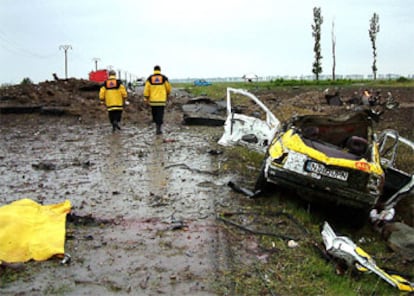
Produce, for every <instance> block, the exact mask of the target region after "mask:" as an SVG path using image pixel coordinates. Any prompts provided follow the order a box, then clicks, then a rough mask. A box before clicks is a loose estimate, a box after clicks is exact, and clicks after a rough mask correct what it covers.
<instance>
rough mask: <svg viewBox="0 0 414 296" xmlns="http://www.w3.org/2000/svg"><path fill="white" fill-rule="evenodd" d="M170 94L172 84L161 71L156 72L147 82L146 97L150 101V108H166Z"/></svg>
mask: <svg viewBox="0 0 414 296" xmlns="http://www.w3.org/2000/svg"><path fill="white" fill-rule="evenodd" d="M170 92H171V84H170V82H169V81H168V78H167V77H166V76H165V75H162V74H161V71H157V70H155V71H154V74H152V75H151V76H149V77H148V79H147V81H146V82H145V88H144V97H145V98H146V99H147V100H148V99H149V104H150V106H165V105H166V104H167V99H168V95H169V94H170Z"/></svg>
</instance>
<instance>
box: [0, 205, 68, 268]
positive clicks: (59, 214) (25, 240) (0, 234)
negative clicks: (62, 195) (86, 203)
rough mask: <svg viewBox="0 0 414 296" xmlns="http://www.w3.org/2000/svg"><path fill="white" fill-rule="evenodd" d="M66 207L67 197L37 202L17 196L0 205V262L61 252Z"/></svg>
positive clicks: (42, 258)
mask: <svg viewBox="0 0 414 296" xmlns="http://www.w3.org/2000/svg"><path fill="white" fill-rule="evenodd" d="M70 209H71V204H70V201H69V200H66V201H64V202H62V203H59V204H52V205H41V204H38V203H36V202H34V201H33V200H31V199H21V200H18V201H15V202H12V203H10V204H8V205H5V206H2V207H0V264H1V262H3V261H4V262H9V263H14V262H26V261H29V260H31V259H34V260H36V261H43V260H47V259H49V258H50V257H52V256H54V255H63V254H64V253H65V235H66V215H67V214H68V213H69V212H70Z"/></svg>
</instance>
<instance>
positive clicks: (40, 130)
mask: <svg viewBox="0 0 414 296" xmlns="http://www.w3.org/2000/svg"><path fill="white" fill-rule="evenodd" d="M221 132H222V128H220V127H219V128H217V127H215V128H214V127H210V128H208V127H191V128H188V127H183V126H180V125H176V126H173V125H168V124H167V125H166V126H165V133H164V135H163V136H155V134H154V127H153V126H150V125H149V124H141V125H131V124H129V123H125V125H124V126H123V129H122V131H120V132H117V133H112V131H111V129H110V126H109V123H107V122H104V123H102V122H101V123H99V124H87V125H85V124H80V123H79V122H78V120H77V118H76V117H53V116H52V117H49V116H39V115H19V116H15V115H2V117H1V127H0V133H1V139H0V141H1V145H0V147H1V148H0V159H1V165H0V184H1V185H0V191H1V193H0V201H1V204H6V203H9V202H11V201H14V200H18V199H21V198H30V199H33V200H35V201H37V202H41V203H43V204H51V203H59V202H62V201H64V200H70V201H71V204H72V213H71V214H70V215H69V216H68V221H67V238H66V245H65V252H66V253H68V254H70V256H71V262H70V263H69V264H64V265H63V264H61V260H60V259H57V258H56V259H51V260H48V261H46V262H30V263H28V264H25V265H24V266H20V268H21V269H19V267H17V269H18V272H17V279H16V280H14V281H12V282H10V283H9V284H4V285H2V286H1V288H0V293H1V294H2V295H44V294H64V295H110V294H116V295H122V294H131V295H158V294H166V295H195V294H197V295H216V294H215V292H214V283H215V281H216V277H217V276H218V275H219V274H220V270H223V267H224V265H225V261H226V258H224V257H222V255H221V254H222V253H223V250H225V249H226V248H227V247H226V244H227V241H226V239H225V238H224V237H223V235H222V233H221V232H220V225H218V224H219V222H218V221H217V220H216V218H215V216H216V212H217V210H218V207H223V206H224V207H226V205H229V206H230V204H231V203H237V202H238V200H239V199H238V198H234V197H233V198H232V196H233V192H232V191H231V190H230V188H229V187H227V185H226V184H227V182H228V181H229V180H230V179H231V176H223V175H219V174H218V171H219V166H220V163H221V160H220V155H217V153H211V150H212V149H215V148H214V147H215V145H216V144H215V143H216V142H217V139H218V137H219V136H220V134H221Z"/></svg>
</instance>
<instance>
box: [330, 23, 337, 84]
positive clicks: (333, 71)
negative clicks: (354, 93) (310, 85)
mask: <svg viewBox="0 0 414 296" xmlns="http://www.w3.org/2000/svg"><path fill="white" fill-rule="evenodd" d="M331 37H332V80H333V81H335V79H336V76H335V69H336V55H335V48H336V36H335V21H332V35H331Z"/></svg>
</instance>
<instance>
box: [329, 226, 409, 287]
mask: <svg viewBox="0 0 414 296" xmlns="http://www.w3.org/2000/svg"><path fill="white" fill-rule="evenodd" d="M321 234H322V238H323V242H324V243H325V246H326V251H327V252H328V254H330V255H332V256H333V257H335V258H336V259H341V260H344V261H345V262H346V263H347V265H348V266H349V267H355V268H356V269H357V270H358V271H360V272H369V271H371V272H373V273H375V274H376V275H378V276H379V277H381V278H382V279H383V280H384V281H386V282H387V283H389V284H390V285H392V286H393V287H395V288H398V289H399V290H401V291H407V292H413V291H414V283H411V282H409V281H408V280H406V279H404V278H403V277H401V276H399V275H396V274H388V273H386V272H385V271H384V270H383V269H381V268H379V267H378V266H377V264H376V263H375V261H374V259H373V258H372V257H371V256H370V255H369V254H367V253H366V252H365V251H364V250H362V249H361V248H360V247H358V246H357V245H356V244H355V243H354V242H353V241H352V240H351V239H349V238H348V237H346V236H337V235H336V234H335V232H334V231H333V229H332V228H331V226H330V225H329V224H328V222H325V223H324V225H323V229H322V232H321Z"/></svg>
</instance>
